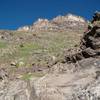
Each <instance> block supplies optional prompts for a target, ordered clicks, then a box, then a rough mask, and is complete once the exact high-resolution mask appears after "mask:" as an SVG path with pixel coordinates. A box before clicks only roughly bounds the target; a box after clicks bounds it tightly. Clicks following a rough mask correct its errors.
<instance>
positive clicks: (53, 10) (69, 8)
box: [0, 0, 100, 30]
mask: <svg viewBox="0 0 100 100" xmlns="http://www.w3.org/2000/svg"><path fill="white" fill-rule="evenodd" d="M96 10H98V11H100V0H0V29H11V30H14V29H17V28H18V27H20V26H23V25H31V24H32V23H33V22H34V21H35V20H37V19H38V18H47V19H52V18H53V17H55V16H57V15H65V14H67V13H73V14H76V15H80V16H82V17H84V18H85V19H88V20H90V19H91V17H92V14H93V12H94V11H96Z"/></svg>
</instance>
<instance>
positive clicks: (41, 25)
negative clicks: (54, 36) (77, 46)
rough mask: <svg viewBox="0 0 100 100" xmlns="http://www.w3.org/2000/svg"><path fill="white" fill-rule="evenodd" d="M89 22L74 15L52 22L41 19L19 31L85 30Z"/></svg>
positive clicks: (61, 17) (57, 18) (60, 17)
mask: <svg viewBox="0 0 100 100" xmlns="http://www.w3.org/2000/svg"><path fill="white" fill-rule="evenodd" d="M86 27H87V22H86V20H85V19H84V18H82V17H80V16H76V15H73V14H67V15H65V16H61V15H59V16H57V17H55V18H53V19H52V20H48V19H41V18H39V19H38V20H37V21H36V22H34V23H33V25H32V26H30V27H29V26H24V27H21V28H19V29H18V31H64V30H68V29H72V30H73V29H74V30H78V29H83V30H84V29H85V28H86Z"/></svg>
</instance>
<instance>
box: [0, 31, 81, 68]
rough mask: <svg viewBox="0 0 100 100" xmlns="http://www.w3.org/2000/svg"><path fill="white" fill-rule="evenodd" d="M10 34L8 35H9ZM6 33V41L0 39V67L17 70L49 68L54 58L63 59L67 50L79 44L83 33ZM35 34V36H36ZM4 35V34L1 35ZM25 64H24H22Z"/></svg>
mask: <svg viewBox="0 0 100 100" xmlns="http://www.w3.org/2000/svg"><path fill="white" fill-rule="evenodd" d="M7 32H8V33H7ZM7 32H6V33H5V32H4V34H3V36H4V37H5V39H4V38H3V39H0V65H1V66H4V67H7V68H8V67H9V68H10V67H12V66H11V65H10V64H11V62H15V63H16V65H17V66H16V67H17V68H16V69H18V68H20V67H23V69H24V68H30V67H32V66H33V65H32V64H34V65H35V66H41V67H47V66H48V65H49V64H51V63H52V62H53V60H54V57H55V58H57V59H61V58H62V57H63V52H64V50H65V49H68V48H71V47H74V46H75V45H76V44H78V43H79V39H80V34H79V33H81V31H80V32H79V33H78V32H74V31H68V32H39V33H36V34H35V33H25V32H16V31H7ZM0 33H2V31H0ZM34 34H35V35H34ZM1 35H2V34H1ZM20 62H23V64H20Z"/></svg>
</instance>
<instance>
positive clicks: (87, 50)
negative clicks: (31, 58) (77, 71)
mask: <svg viewBox="0 0 100 100" xmlns="http://www.w3.org/2000/svg"><path fill="white" fill-rule="evenodd" d="M97 56H100V13H98V12H96V13H95V14H94V16H93V20H92V21H91V23H90V24H89V26H88V29H87V31H86V32H85V33H84V35H83V37H82V39H81V43H80V48H79V50H78V51H77V53H76V52H74V54H71V55H67V56H66V60H67V61H72V62H76V61H77V60H81V59H83V58H89V57H97Z"/></svg>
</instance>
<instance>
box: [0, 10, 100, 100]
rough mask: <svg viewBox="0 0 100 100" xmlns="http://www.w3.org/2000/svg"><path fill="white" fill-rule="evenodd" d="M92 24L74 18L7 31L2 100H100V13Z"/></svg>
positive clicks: (1, 36)
mask: <svg viewBox="0 0 100 100" xmlns="http://www.w3.org/2000/svg"><path fill="white" fill-rule="evenodd" d="M42 21H43V22H42ZM45 22H46V23H45ZM55 23H56V24H55ZM83 23H84V25H85V27H83V26H84V25H83ZM47 24H48V25H47ZM49 25H51V26H52V30H51V28H50V27H49ZM53 25H54V26H53ZM59 25H60V26H59ZM81 25H83V26H81ZM45 26H46V28H44V27H45ZM55 26H56V27H57V28H56V29H55ZM86 26H87V23H86V21H85V20H83V18H82V19H81V17H77V16H73V15H72V14H70V15H67V19H66V16H62V17H61V16H60V17H56V18H54V19H53V20H51V21H48V20H41V19H39V20H38V21H37V22H35V23H34V24H33V25H31V26H27V27H26V26H25V27H22V28H19V29H18V30H16V31H9V30H1V31H0V100H100V12H96V13H95V14H94V16H93V20H92V21H91V22H90V25H88V26H87V29H86ZM80 27H81V28H80ZM49 28H50V29H49Z"/></svg>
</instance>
